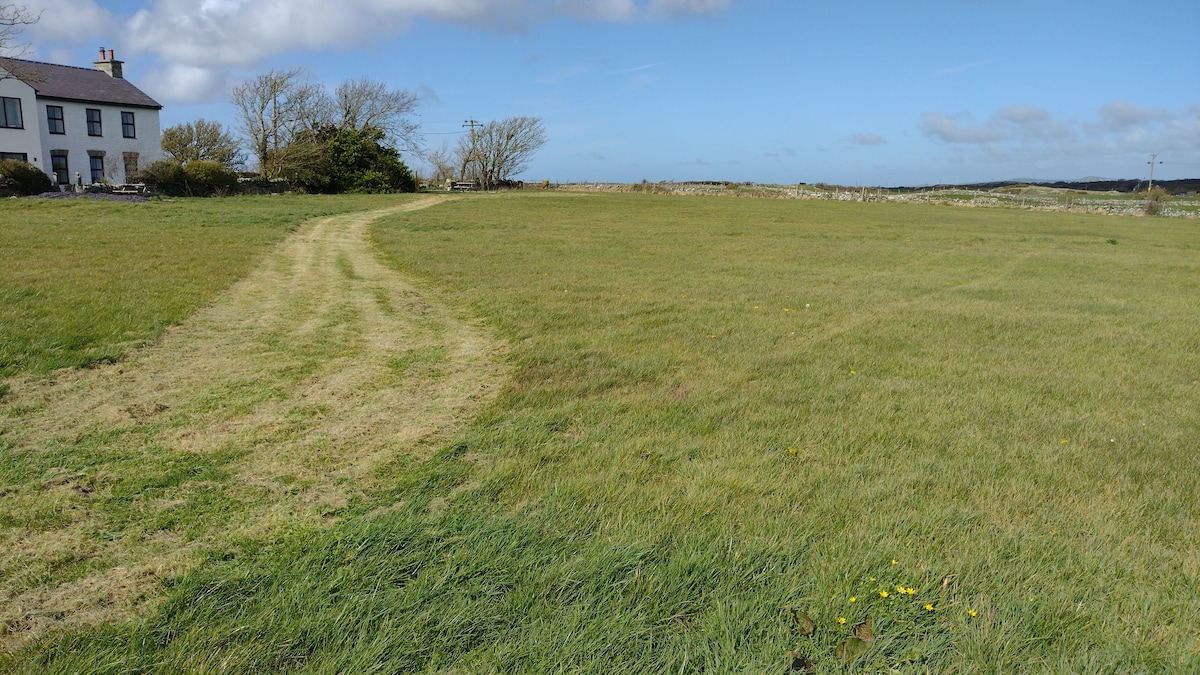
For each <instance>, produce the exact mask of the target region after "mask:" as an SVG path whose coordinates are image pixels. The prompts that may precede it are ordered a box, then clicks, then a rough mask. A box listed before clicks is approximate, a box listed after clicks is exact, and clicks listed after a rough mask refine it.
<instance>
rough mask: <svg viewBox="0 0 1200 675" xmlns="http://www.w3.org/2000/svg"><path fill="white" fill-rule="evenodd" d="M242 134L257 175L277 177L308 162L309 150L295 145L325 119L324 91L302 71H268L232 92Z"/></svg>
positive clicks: (300, 145) (306, 147)
mask: <svg viewBox="0 0 1200 675" xmlns="http://www.w3.org/2000/svg"><path fill="white" fill-rule="evenodd" d="M233 104H234V105H236V106H237V108H238V112H239V114H240V115H241V124H242V133H243V134H244V135H245V137H246V140H247V141H249V143H250V146H251V149H252V150H253V152H254V157H255V159H257V160H258V170H259V173H261V174H262V175H264V176H266V177H268V178H279V177H281V176H283V174H284V173H285V172H286V171H287V170H288V169H289V168H291V167H293V166H297V165H298V164H301V163H303V162H304V161H306V160H307V159H310V157H309V155H310V154H311V151H312V150H313V149H312V148H310V147H308V146H309V144H308V143H304V142H297V141H299V140H300V139H301V138H302V137H305V136H311V134H305V133H303V132H305V131H311V130H312V129H313V128H315V127H316V126H317V125H319V124H321V123H323V122H324V121H325V118H326V116H327V105H326V104H327V97H326V95H325V88H324V87H322V86H321V85H320V84H315V83H313V82H312V81H311V80H310V78H309V76H308V73H307V72H306V71H305V70H304V69H302V68H293V69H292V70H288V71H281V70H271V71H269V72H266V73H263V74H262V75H259V76H258V77H255V78H253V79H250V80H246V81H245V82H243V83H242V84H241V85H239V86H238V87H236V88H234V90H233Z"/></svg>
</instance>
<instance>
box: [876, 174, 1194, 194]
mask: <svg viewBox="0 0 1200 675" xmlns="http://www.w3.org/2000/svg"><path fill="white" fill-rule="evenodd" d="M1010 185H1040V186H1042V187H1050V188H1061V189H1064V190H1089V191H1094V192H1108V191H1110V190H1112V191H1116V192H1136V191H1138V190H1145V189H1146V181H1144V180H1134V179H1132V178H1125V179H1109V178H1093V177H1090V176H1089V177H1087V178H1082V179H1079V180H1072V181H1062V180H1025V179H1013V180H1001V181H994V182H991V183H967V184H959V185H935V186H925V187H937V188H962V189H968V190H994V189H996V188H1001V187H1008V186H1010ZM1154 187H1161V188H1162V189H1164V190H1166V191H1167V192H1169V193H1170V194H1172V195H1186V194H1189V193H1191V194H1195V193H1196V192H1200V178H1185V179H1183V180H1156V181H1154ZM900 189H908V188H900Z"/></svg>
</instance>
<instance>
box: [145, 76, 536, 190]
mask: <svg viewBox="0 0 1200 675" xmlns="http://www.w3.org/2000/svg"><path fill="white" fill-rule="evenodd" d="M230 100H231V102H232V103H233V104H234V107H235V108H236V109H237V115H238V126H237V128H236V129H227V128H225V127H224V126H223V125H222V124H221V123H219V122H212V121H208V120H204V119H199V120H195V121H193V122H186V123H183V124H177V125H174V126H171V127H168V128H166V129H164V130H163V132H162V149H163V153H164V155H165V156H166V160H165V162H162V163H156V164H155V165H152V166H151V167H150V168H149V169H148V171H147V175H146V176H145V178H146V179H147V180H157V181H159V182H165V183H168V184H172V185H175V186H177V187H176V189H177V190H178V191H181V192H185V193H189V194H194V193H196V192H197V190H193V189H191V186H190V184H189V183H188V182H187V175H186V173H187V171H188V170H189V169H190V168H191V167H205V169H206V172H207V174H209V175H212V174H215V173H219V171H217V170H216V169H215V168H214V167H213V166H212V165H216V166H217V167H222V168H224V170H225V171H226V172H228V173H229V174H231V175H232V174H233V172H234V171H240V170H243V169H245V168H246V167H247V165H249V164H251V163H252V164H253V167H254V168H255V169H256V170H257V171H256V172H257V175H258V176H260V177H261V178H263V179H266V180H273V179H285V180H287V181H288V182H289V183H290V184H291V185H293V186H294V187H297V188H300V189H302V190H305V191H307V192H317V193H336V192H397V191H399V192H406V191H414V190H415V189H416V187H417V179H416V176H415V175H414V173H413V171H412V170H411V168H410V167H409V166H408V165H407V164H405V162H404V161H403V160H402V159H401V153H402V152H403V153H407V154H409V155H412V156H416V157H423V158H424V159H426V160H427V162H428V163H429V165H430V166H431V171H432V175H430V176H428V178H430V179H432V180H443V179H446V178H458V179H460V180H468V181H476V182H477V183H478V184H479V185H480V186H481V187H483V188H484V189H488V188H494V187H497V186H499V185H502V184H504V183H505V182H506V181H507V180H508V179H509V178H510V177H511V176H514V175H516V174H518V173H520V172H521V171H523V170H525V169H526V168H527V167H528V164H529V161H530V160H531V159H532V157H533V155H534V154H535V153H536V152H537V150H538V149H539V148H540V147H541V146H542V145H543V144H544V143H545V142H546V136H545V130H544V128H543V126H542V122H541V120H540V119H538V118H534V117H514V118H509V119H505V120H499V121H493V122H488V123H486V124H481V125H479V126H478V128H476V127H475V126H472V128H471V130H470V132H469V133H464V135H463V137H462V138H461V139H460V140H459V143H458V145H457V147H455V148H454V149H453V150H450V149H449V148H448V147H446V146H443V147H442V148H440V149H437V150H432V151H429V150H426V149H424V148H423V147H422V145H421V142H420V141H421V137H420V133H419V127H418V125H417V123H416V121H415V117H416V110H417V106H418V104H419V102H420V101H419V97H418V96H417V95H416V94H414V93H413V92H410V91H408V90H404V89H393V88H390V87H388V86H387V85H386V84H385V83H383V82H378V81H374V80H370V79H368V78H360V79H356V80H347V81H345V82H342V83H341V84H339V85H338V86H337V87H335V88H334V89H333V90H332V91H330V90H329V89H328V88H327V87H326V86H325V85H324V84H321V83H319V82H315V81H314V80H313V78H312V76H311V75H310V74H309V73H308V72H307V71H306V70H304V69H302V68H294V69H291V70H271V71H268V72H266V73H262V74H259V75H257V76H255V77H252V78H249V79H247V80H245V81H244V82H242V83H241V84H240V85H238V86H237V87H235V88H234V90H233V93H232V95H231V97H230ZM247 151H248V152H247ZM168 165H169V166H168ZM181 172H182V173H181ZM192 183H195V184H197V185H199V182H198V181H195V180H193V181H192ZM202 187H203V186H202ZM208 187H211V186H208ZM200 191H203V190H200Z"/></svg>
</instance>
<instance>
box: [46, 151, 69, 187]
mask: <svg viewBox="0 0 1200 675" xmlns="http://www.w3.org/2000/svg"><path fill="white" fill-rule="evenodd" d="M50 168H51V169H53V170H54V181H55V182H56V183H58V184H59V185H68V184H70V182H71V176H70V174H69V169H67V151H66V150H51V151H50Z"/></svg>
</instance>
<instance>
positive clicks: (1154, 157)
mask: <svg viewBox="0 0 1200 675" xmlns="http://www.w3.org/2000/svg"><path fill="white" fill-rule="evenodd" d="M1156 159H1158V153H1157V152H1156V153H1154V154H1152V155H1150V161H1149V162H1146V163H1147V164H1149V165H1150V184H1149V185H1148V186H1147V187H1146V192H1149V191H1151V190H1153V189H1154V165H1155V164H1162V162H1155V161H1154V160H1156Z"/></svg>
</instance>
